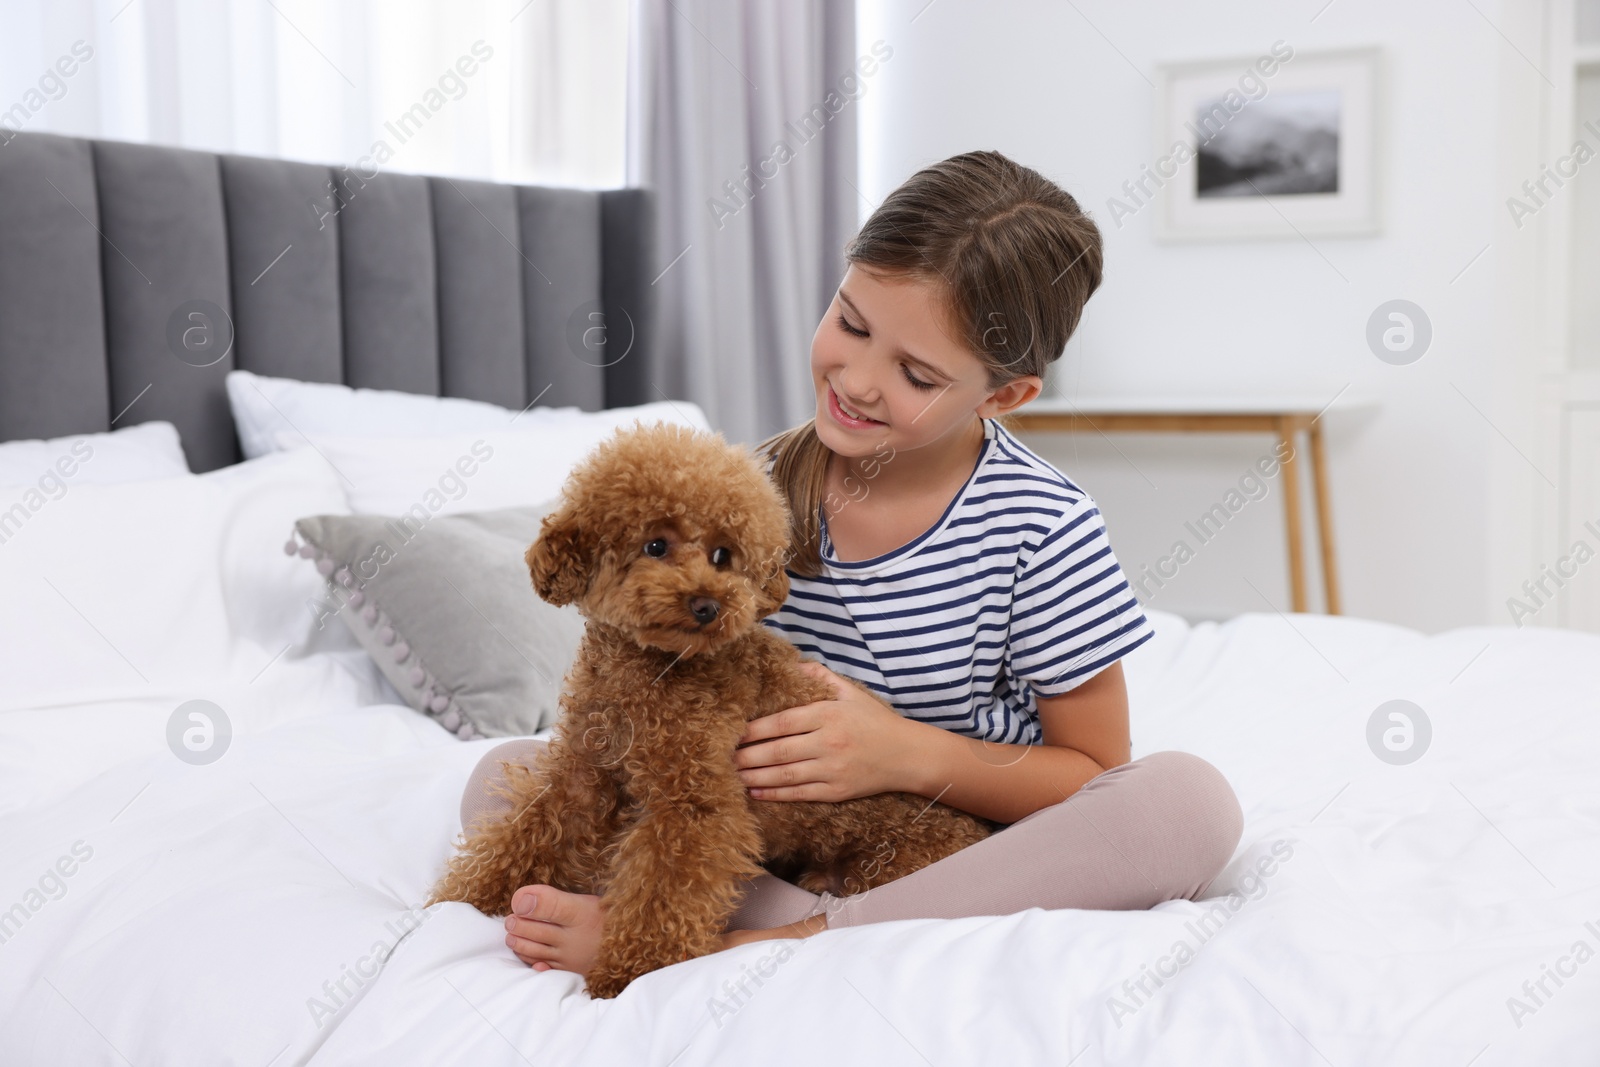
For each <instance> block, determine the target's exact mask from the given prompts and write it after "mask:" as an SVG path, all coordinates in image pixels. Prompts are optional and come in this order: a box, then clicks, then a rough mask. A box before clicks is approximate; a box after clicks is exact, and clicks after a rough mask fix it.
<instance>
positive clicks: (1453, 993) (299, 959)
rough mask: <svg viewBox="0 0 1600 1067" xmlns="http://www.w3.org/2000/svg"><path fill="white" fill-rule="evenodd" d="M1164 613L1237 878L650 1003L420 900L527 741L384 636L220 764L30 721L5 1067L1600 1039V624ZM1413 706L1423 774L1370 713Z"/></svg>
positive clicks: (1185, 721) (297, 671) (983, 1055)
mask: <svg viewBox="0 0 1600 1067" xmlns="http://www.w3.org/2000/svg"><path fill="white" fill-rule="evenodd" d="M1152 617H1153V618H1154V619H1155V621H1156V622H1157V628H1158V639H1157V640H1156V641H1154V642H1151V643H1150V644H1149V645H1147V646H1145V647H1144V648H1142V649H1140V650H1139V651H1137V652H1136V653H1135V654H1134V655H1133V657H1131V659H1130V661H1129V664H1128V669H1129V677H1130V687H1131V692H1132V699H1133V722H1134V738H1133V740H1134V755H1135V756H1139V755H1143V754H1145V753H1148V752H1152V751H1156V750H1160V749H1167V748H1174V749H1185V750H1188V751H1192V752H1195V753H1198V754H1200V755H1202V756H1204V757H1206V758H1207V759H1209V760H1211V761H1212V762H1213V763H1215V764H1216V765H1217V766H1218V767H1219V768H1221V769H1222V770H1223V772H1224V773H1225V774H1226V775H1227V776H1228V778H1229V779H1230V780H1231V781H1232V783H1233V785H1234V787H1235V789H1236V790H1237V792H1238V794H1239V797H1240V800H1241V802H1242V804H1243V806H1244V810H1245V816H1246V826H1245V832H1244V840H1243V841H1242V842H1241V845H1240V849H1239V852H1238V854H1237V855H1236V856H1235V858H1234V861H1233V862H1232V863H1231V864H1230V866H1229V867H1228V869H1227V870H1226V871H1225V872H1224V873H1223V875H1222V877H1221V878H1219V879H1218V880H1217V883H1216V884H1215V885H1214V887H1213V893H1214V894H1215V896H1214V897H1213V898H1211V899H1208V900H1204V901H1198V902H1191V901H1175V902H1169V903H1166V904H1163V905H1160V906H1158V907H1156V908H1154V909H1152V910H1150V911H1148V912H1090V911H1071V910H1068V911H1042V910H1038V909H1035V910H1031V911H1026V912H1023V913H1020V914H1016V915H1006V916H994V917H979V918H969V919H961V920H912V921H903V922H892V923H883V924H880V925H876V926H872V927H866V928H859V929H847V930H837V931H829V932H826V933H824V934H821V935H818V936H816V937H813V938H811V939H809V940H806V941H803V942H768V943H764V944H755V945H748V946H745V947H743V948H740V949H736V950H733V951H729V952H724V953H720V954H717V955H715V956H711V957H707V958H703V959H699V960H694V961H691V962H688V963H684V964H680V965H677V966H674V967H670V968H667V969H665V970H662V971H658V972H655V973H653V974H651V975H648V976H646V977H644V978H642V979H640V980H639V981H637V982H635V983H634V984H633V985H632V986H631V987H630V988H629V989H628V990H627V991H626V992H625V993H624V994H623V995H622V996H621V997H619V998H617V999H615V1000H612V1001H596V1000H591V999H590V998H589V997H588V996H587V995H586V994H585V993H584V992H583V988H582V982H581V979H580V978H579V977H578V976H576V975H571V974H566V973H563V972H559V971H548V972H535V971H532V970H530V969H529V968H527V967H525V966H523V965H522V964H521V963H519V962H518V961H517V960H516V959H515V958H514V957H512V956H511V955H510V953H509V952H508V951H507V949H506V948H505V946H504V943H503V940H502V937H503V929H502V926H501V924H500V922H499V920H494V919H489V918H486V917H484V916H482V915H480V914H478V913H477V912H475V911H473V910H472V909H471V908H469V907H467V906H466V905H462V904H446V905H440V906H437V907H435V908H433V909H430V910H428V911H422V910H421V909H420V908H418V907H416V906H417V905H419V904H420V902H421V901H422V899H423V898H424V896H425V895H426V892H427V889H428V887H429V885H430V884H431V882H432V880H433V879H434V877H435V876H436V874H437V873H438V871H439V869H440V866H441V864H442V862H443V861H444V859H445V857H446V856H447V854H448V851H449V848H450V844H451V841H452V839H453V837H454V836H455V835H456V833H457V832H458V830H459V824H458V819H457V804H458V801H459V798H460V793H461V788H462V785H463V783H464V781H465V779H466V776H467V774H468V772H469V771H470V769H471V767H472V765H473V764H474V763H475V762H476V761H477V759H478V757H479V756H480V755H481V754H482V753H483V752H484V751H485V750H486V749H487V748H488V747H490V746H492V745H493V744H494V743H495V742H493V741H480V742H473V743H462V742H459V741H457V740H455V739H454V738H453V737H451V736H449V735H447V734H445V733H444V732H443V731H441V730H440V729H439V728H437V727H436V726H434V725H433V724H432V723H430V722H429V721H427V720H426V719H424V718H422V717H421V716H419V715H417V714H415V713H413V712H411V711H409V710H407V709H404V708H400V707H396V706H392V705H383V704H372V703H366V704H365V705H364V706H363V702H365V701H371V700H373V699H377V697H376V696H375V694H376V693H377V692H378V690H377V689H376V688H375V685H376V682H375V676H374V675H372V673H371V672H370V671H364V668H363V666H362V665H361V664H360V663H359V662H357V660H355V659H352V658H351V655H352V653H351V650H350V648H348V647H347V648H345V649H343V650H342V651H335V652H328V653H324V654H322V655H313V656H305V657H299V658H294V657H287V658H286V660H285V662H283V663H281V664H279V665H277V666H275V667H273V668H272V670H271V671H269V672H268V673H267V674H266V675H265V676H263V677H261V678H260V679H259V680H257V681H253V682H251V683H249V685H248V688H249V691H250V700H251V701H253V704H251V705H250V706H252V707H255V708H256V709H257V712H258V713H252V714H250V715H246V716H245V718H246V719H247V720H248V721H245V722H241V723H237V724H236V727H237V729H238V733H237V735H236V736H235V737H234V739H233V741H232V746H231V748H230V749H229V750H228V751H227V752H226V754H225V755H224V756H223V757H222V758H221V759H220V760H218V761H217V762H215V763H212V764H210V765H204V766H191V765H189V764H186V763H184V762H181V761H179V760H178V759H176V758H174V756H173V755H172V753H171V752H170V751H168V749H167V745H166V739H165V734H164V728H165V722H166V718H167V716H168V714H169V713H170V711H171V709H172V707H173V703H172V701H171V700H170V699H165V698H141V699H137V700H127V701H116V700H99V701H97V702H95V703H92V704H82V703H80V704H74V705H64V706H52V707H46V708H41V709H36V710H10V711H3V712H0V872H3V873H0V909H9V910H7V911H6V912H4V916H3V918H0V937H3V938H4V943H3V944H0V1064H5V1065H7V1067H24V1065H34V1064H48V1065H55V1064H70V1065H94V1064H136V1065H139V1067H147V1065H159V1064H204V1065H220V1064H238V1065H243V1067H268V1065H273V1067H283V1065H289V1064H316V1065H318V1067H333V1065H340V1064H454V1063H462V1064H474V1065H489V1064H523V1063H527V1064H539V1065H544V1064H601V1065H612V1064H618V1065H621V1064H627V1065H635V1064H639V1065H642V1064H662V1065H666V1064H674V1065H679V1067H691V1065H694V1064H713V1063H716V1064H758V1063H759V1064H796V1065H801V1064H804V1065H806V1067H816V1065H819V1064H855V1063H861V1064H940V1065H944V1064H979V1063H1012V1062H1014V1063H1023V1064H1052V1065H1067V1064H1074V1065H1084V1067H1087V1065H1092V1064H1101V1063H1107V1064H1110V1063H1123V1064H1132V1063H1148V1064H1174V1063H1178V1064H1188V1063H1194V1064H1211V1063H1216V1064H1230V1065H1232V1064H1270V1065H1273V1067H1287V1065H1294V1064H1333V1065H1336V1067H1359V1065H1375V1064H1384V1065H1388V1064H1405V1065H1410V1064H1417V1065H1423V1064H1439V1065H1441V1067H1467V1065H1468V1064H1471V1065H1473V1067H1490V1065H1501V1064H1539V1065H1559V1064H1595V1063H1600V1010H1597V1009H1600V955H1597V953H1600V785H1597V781H1600V778H1597V773H1596V771H1597V766H1600V714H1597V713H1600V639H1597V638H1595V637H1591V636H1583V635H1579V634H1575V633H1565V632H1552V631H1537V632H1536V631H1512V630H1509V629H1475V630H1458V631H1454V632H1451V633H1447V634H1443V635H1439V636H1435V637H1424V636H1423V635H1420V634H1417V633H1414V632H1411V631H1408V630H1404V629H1399V628H1396V627H1392V626H1386V625H1381V624H1376V623H1370V622H1361V621H1355V620H1348V619H1328V618H1321V617H1313V616H1291V617H1289V618H1287V619H1286V618H1284V617H1282V616H1276V615H1251V616H1243V617H1240V618H1238V619H1236V620H1233V621H1231V622H1229V623H1227V624H1225V625H1221V626H1217V625H1212V624H1205V625H1200V626H1196V627H1193V628H1190V627H1187V626H1185V625H1184V624H1183V623H1182V622H1181V621H1180V620H1178V619H1177V618H1175V617H1173V616H1169V615H1164V614H1160V613H1152ZM244 688H245V686H244V685H243V683H241V686H240V691H241V692H242V691H243V690H244ZM1396 699H1404V700H1409V701H1412V702H1414V703H1415V704H1416V705H1417V706H1419V707H1421V708H1422V709H1423V710H1424V711H1425V713H1426V715H1427V716H1428V719H1429V721H1430V723H1431V727H1432V737H1431V741H1430V742H1429V744H1428V748H1427V751H1426V753H1425V755H1423V756H1422V758H1420V759H1419V760H1417V761H1415V762H1413V763H1410V764H1407V765H1392V764H1390V763H1387V762H1385V761H1384V760H1382V759H1380V758H1378V756H1377V755H1375V754H1374V750H1373V749H1372V748H1371V747H1369V742H1368V726H1369V719H1370V718H1371V717H1372V715H1373V712H1374V711H1375V710H1376V709H1377V708H1378V707H1379V705H1381V704H1384V703H1385V702H1387V701H1390V700H1396ZM1381 747H1382V746H1381V745H1380V748H1381ZM1235 889H1237V890H1238V891H1237V892H1232V893H1230V891H1232V890H1235Z"/></svg>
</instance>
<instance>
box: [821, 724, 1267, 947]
mask: <svg viewBox="0 0 1600 1067" xmlns="http://www.w3.org/2000/svg"><path fill="white" fill-rule="evenodd" d="M1243 831H1244V814H1243V812H1242V811H1241V810H1240V808H1239V801H1238V799H1237V798H1236V797H1235V796H1234V794H1233V789H1232V788H1231V787H1230V786H1229V785H1228V781H1227V779H1226V778H1224V777H1223V776H1222V773H1221V772H1220V771H1218V770H1217V769H1216V768H1215V767H1213V766H1211V764H1209V763H1207V762H1206V761H1205V760H1203V759H1201V758H1200V757H1199V756H1194V755H1191V754H1189V753H1187V752H1154V753H1151V754H1150V755H1148V756H1145V757H1143V758H1141V759H1137V760H1134V761H1133V762H1132V763H1124V764H1123V765H1122V766H1120V767H1113V768H1112V769H1111V770H1109V771H1106V772H1105V773H1103V774H1101V775H1098V776H1097V777H1095V778H1093V779H1092V780H1090V781H1089V782H1087V783H1085V784H1084V786H1083V788H1081V789H1079V790H1078V791H1077V792H1076V793H1074V794H1073V795H1072V796H1070V797H1068V798H1067V799H1066V800H1064V801H1062V802H1061V803H1060V804H1054V805H1051V806H1050V807H1047V808H1041V809H1040V810H1038V811H1036V812H1034V813H1033V814H1032V815H1029V816H1027V817H1026V818H1023V819H1019V820H1018V821H1017V822H1014V823H1012V824H1011V825H1010V826H1008V827H1006V828H1005V829H1003V830H1000V831H999V832H997V833H996V834H995V835H994V836H992V837H990V838H988V839H987V840H984V841H980V842H978V843H977V844H976V845H970V846H968V847H967V848H964V849H962V850H961V851H960V852H957V853H955V854H954V855H952V856H947V857H945V858H944V859H942V860H940V861H939V862H937V863H934V864H930V865H929V866H927V867H924V868H922V869H921V870H920V871H915V872H913V873H911V874H908V875H906V876H905V877H904V878H899V879H896V880H895V881H893V882H889V883H887V884H886V885H881V886H878V887H877V888H875V889H869V890H867V891H866V892H864V893H857V894H853V895H851V896H847V897H835V896H833V895H832V894H831V893H823V894H822V896H821V898H820V899H819V903H818V905H817V909H816V910H817V911H819V912H825V913H826V914H827V916H828V928H829V929H838V928H840V927H844V926H861V925H863V924H865V923H874V922H887V921H890V920H894V919H956V918H965V917H967V916H970V915H1010V914H1013V913H1015V912H1019V911H1023V910H1025V909H1027V908H1047V909H1055V908H1090V909H1100V910H1118V911H1128V910H1142V909H1145V908H1149V907H1153V906H1154V905H1156V904H1159V903H1161V902H1162V901H1164V900H1176V899H1179V898H1182V899H1188V900H1193V899H1197V898H1199V897H1200V896H1202V895H1203V894H1204V892H1205V890H1206V889H1207V887H1208V886H1209V885H1210V883H1211V880H1212V879H1213V878H1215V877H1216V876H1217V874H1218V873H1220V872H1221V870H1222V868H1223V867H1224V866H1226V865H1227V862H1228V860H1229V859H1231V858H1232V856H1233V850H1234V848H1235V847H1236V846H1237V845H1238V843H1239V837H1240V835H1241V834H1242V833H1243ZM791 888H794V887H791ZM803 917H804V916H796V917H795V918H794V919H791V920H790V921H798V919H799V918H803Z"/></svg>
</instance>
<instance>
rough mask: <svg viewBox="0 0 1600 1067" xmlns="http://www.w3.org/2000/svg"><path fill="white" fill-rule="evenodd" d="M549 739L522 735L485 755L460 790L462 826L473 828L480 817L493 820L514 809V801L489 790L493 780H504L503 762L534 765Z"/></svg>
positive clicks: (467, 828)
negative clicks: (463, 787)
mask: <svg viewBox="0 0 1600 1067" xmlns="http://www.w3.org/2000/svg"><path fill="white" fill-rule="evenodd" d="M545 745H546V742H544V741H535V740H533V739H532V738H521V739H519V740H516V741H507V742H505V743H504V744H501V745H496V746H494V747H493V748H491V749H490V750H489V751H488V752H485V753H484V754H483V758H482V759H480V760H479V761H478V765H477V766H476V767H474V768H472V774H471V775H470V776H469V777H468V778H467V787H466V788H465V789H464V790H462V792H461V828H462V829H463V830H467V831H469V832H470V831H471V829H472V824H473V823H475V822H477V821H478V820H480V819H483V820H490V821H492V820H494V819H498V818H500V817H501V816H503V815H505V814H506V813H507V812H509V811H510V810H511V800H510V798H509V797H506V796H504V795H502V794H500V793H493V792H490V790H489V786H490V784H491V783H493V782H502V783H503V782H504V781H505V780H506V772H505V770H504V769H503V768H502V767H501V766H500V764H501V762H502V761H504V762H506V763H520V764H523V765H524V766H528V767H531V766H533V761H534V759H536V758H537V757H538V755H539V753H540V752H542V751H544V748H545Z"/></svg>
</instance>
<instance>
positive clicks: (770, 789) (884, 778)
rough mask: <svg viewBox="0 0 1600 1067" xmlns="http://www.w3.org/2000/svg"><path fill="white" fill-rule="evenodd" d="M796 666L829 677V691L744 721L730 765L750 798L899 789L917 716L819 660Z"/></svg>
mask: <svg viewBox="0 0 1600 1067" xmlns="http://www.w3.org/2000/svg"><path fill="white" fill-rule="evenodd" d="M801 669H802V670H804V671H805V672H806V673H807V674H810V675H811V676H813V677H815V678H818V679H821V680H823V681H826V682H827V683H829V685H831V686H832V687H833V690H834V694H835V695H834V698H833V699H831V700H818V701H816V702H814V703H811V704H801V705H799V706H798V707H793V708H789V709H788V710H786V711H780V712H778V713H777V714H776V715H768V716H766V717H764V718H760V719H756V720H754V721H752V722H749V723H746V724H745V728H744V735H743V736H742V737H741V738H740V739H739V742H740V744H741V745H744V746H746V747H742V748H736V749H734V752H733V765H734V766H735V767H737V768H739V777H740V779H741V780H743V782H744V784H745V786H746V787H747V788H749V790H750V797H751V799H752V800H824V801H832V802H837V801H841V800H854V799H855V798H856V797H870V796H874V795H876V794H878V793H886V792H892V791H896V790H901V789H904V788H905V769H906V766H907V747H908V742H909V740H910V739H909V738H908V734H909V732H910V729H914V728H915V725H916V724H915V723H912V722H911V721H910V720H908V719H904V718H902V717H901V716H900V715H899V714H898V713H897V712H896V711H895V710H894V709H892V708H889V707H886V706H885V705H884V704H883V703H882V702H880V701H878V700H875V699H873V698H872V697H871V696H869V695H867V694H866V693H865V692H863V691H862V690H861V689H859V688H857V687H856V686H855V685H853V684H852V683H850V682H848V681H846V680H845V679H843V678H841V677H839V675H837V674H835V673H834V672H833V671H831V670H829V669H828V668H827V667H825V666H823V665H822V664H820V663H816V662H814V661H811V660H807V661H805V662H804V663H802V664H801Z"/></svg>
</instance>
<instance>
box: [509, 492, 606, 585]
mask: <svg viewBox="0 0 1600 1067" xmlns="http://www.w3.org/2000/svg"><path fill="white" fill-rule="evenodd" d="M576 519H577V516H576V514H575V513H574V512H573V510H572V509H570V508H562V509H561V510H560V511H558V512H554V513H553V514H550V515H546V516H545V517H544V521H543V522H542V523H540V524H539V539H538V540H537V541H535V542H534V543H533V544H531V545H529V546H528V552H527V554H526V555H525V556H524V557H523V558H524V559H526V560H527V563H528V573H529V574H531V575H532V576H533V591H534V592H536V593H538V594H539V598H540V599H541V600H545V601H548V602H549V603H551V604H554V605H555V606H556V607H561V606H562V605H564V604H571V603H572V602H573V601H575V600H578V599H580V598H581V597H582V596H583V595H584V594H585V593H587V592H588V591H589V582H590V579H591V578H592V576H593V575H592V572H593V569H594V553H593V550H592V547H591V546H589V545H588V544H586V543H585V540H584V535H583V530H581V529H580V528H579V526H578V523H577V521H576Z"/></svg>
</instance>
